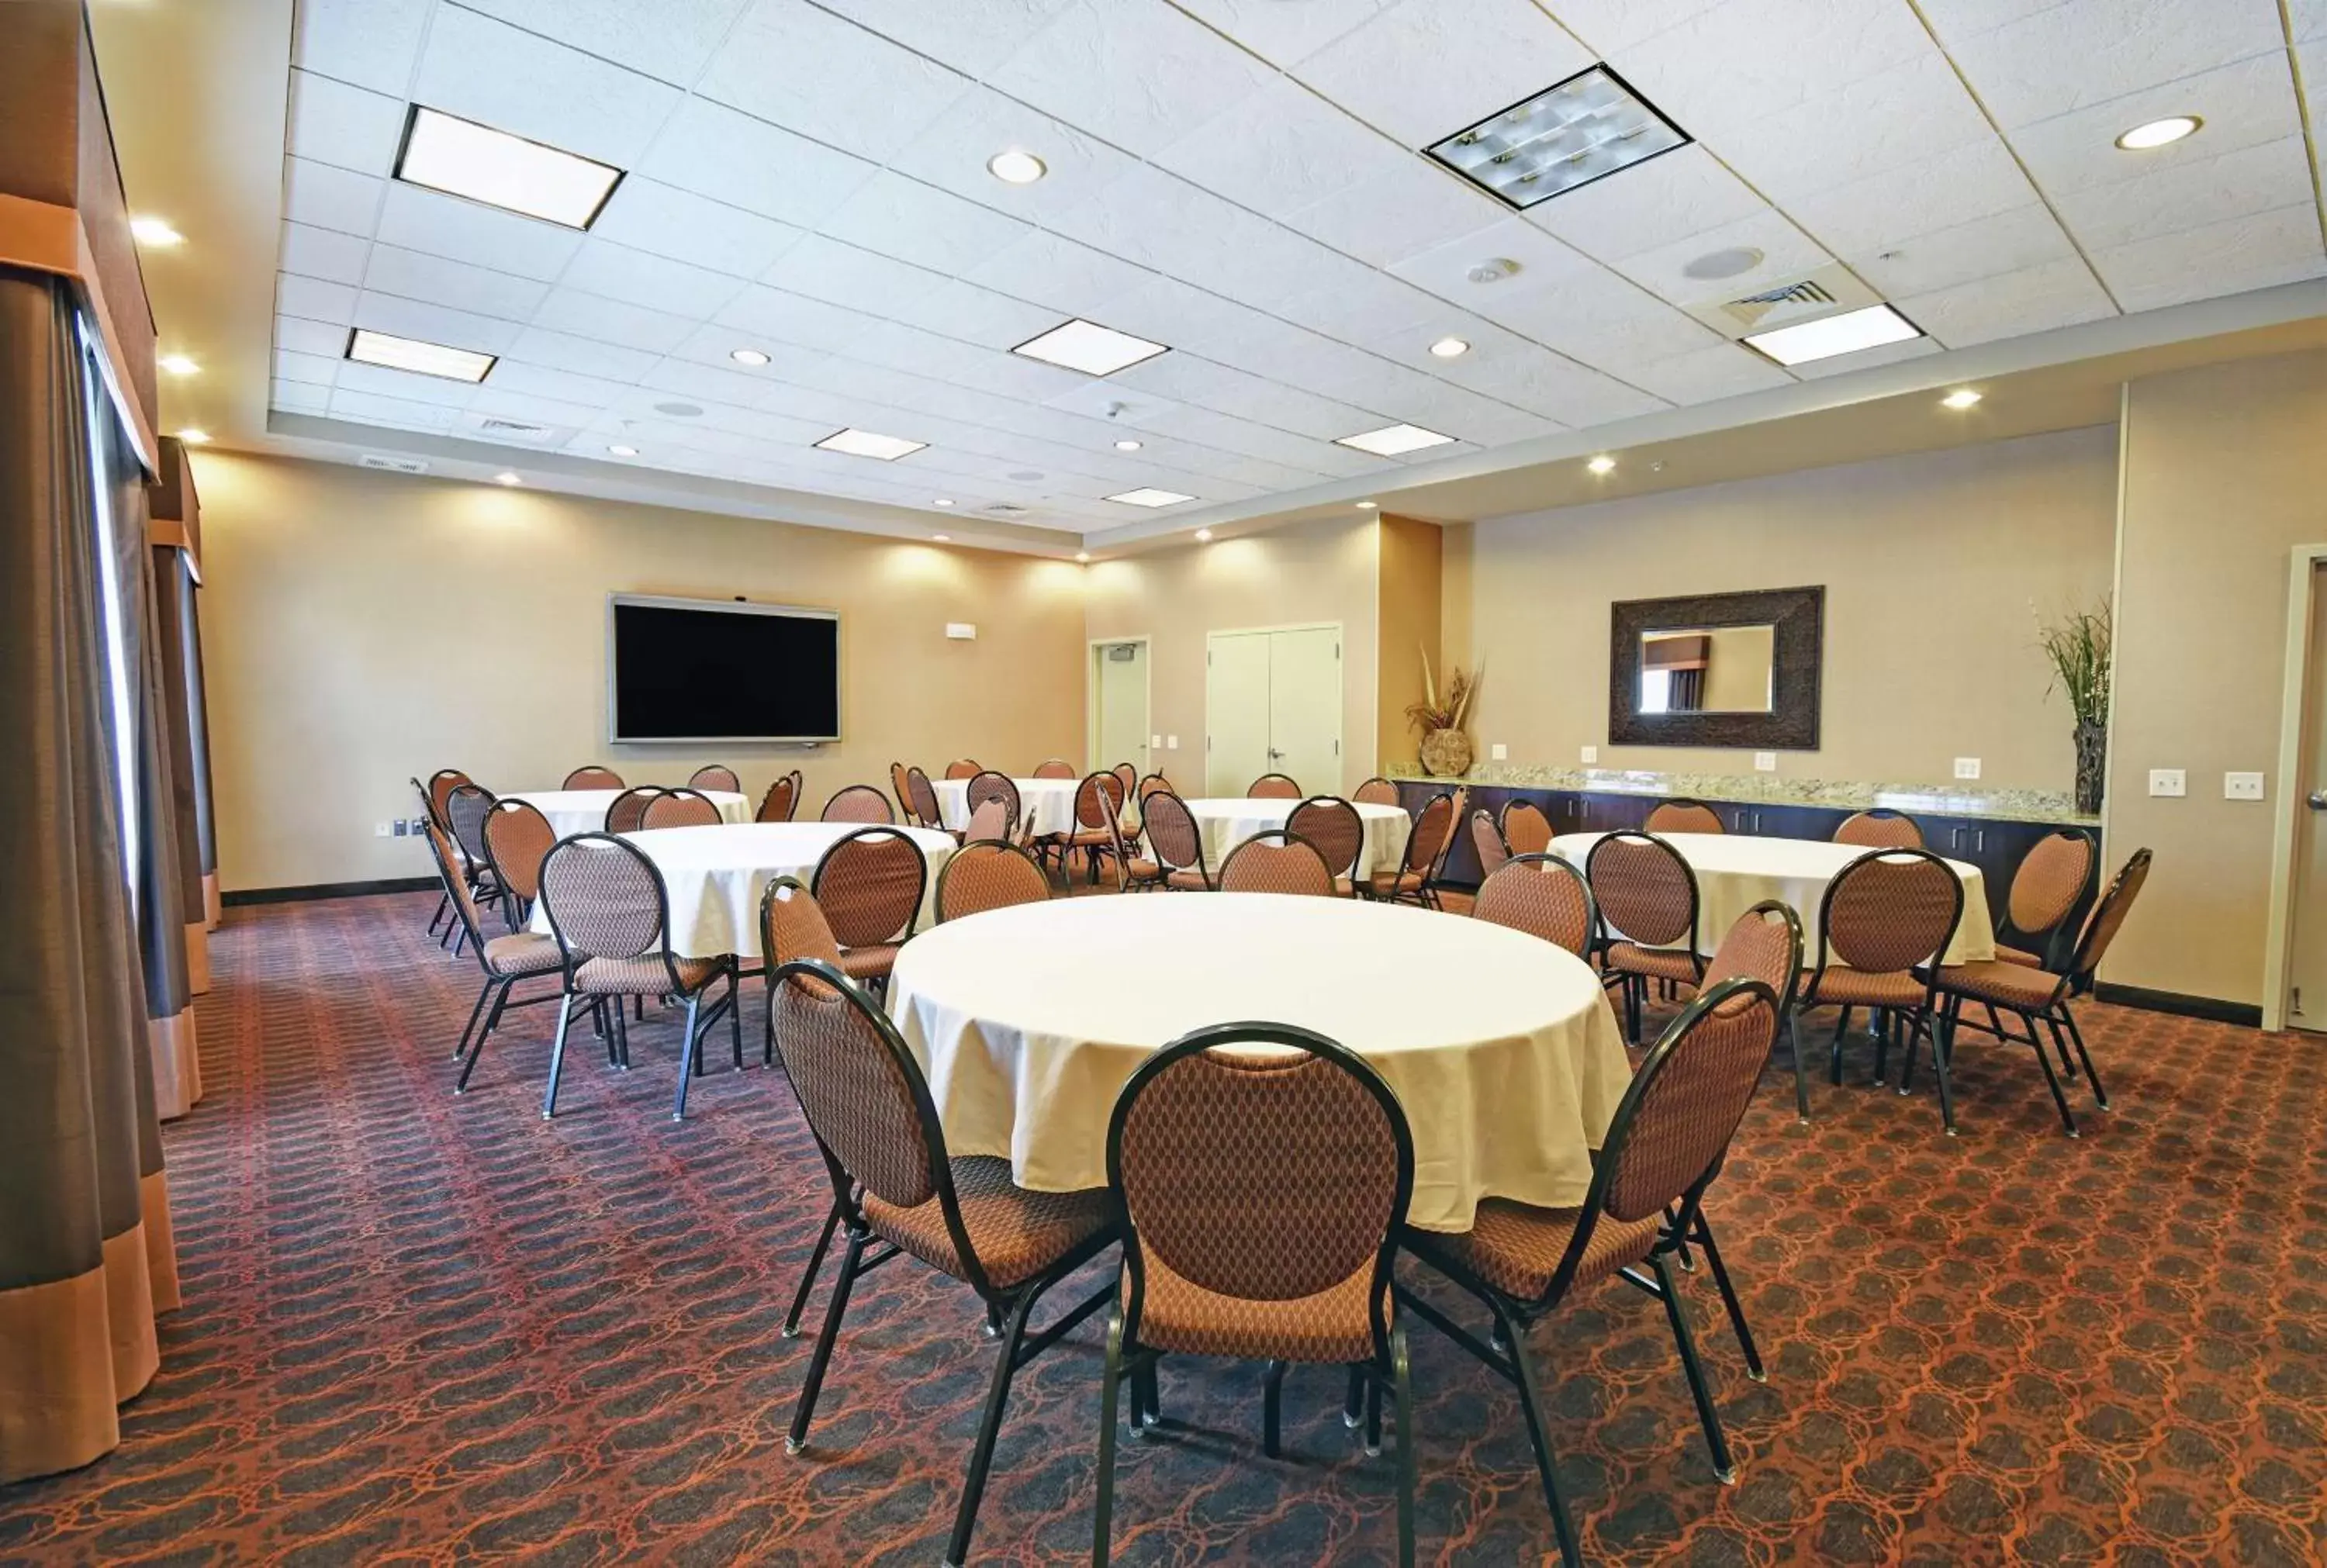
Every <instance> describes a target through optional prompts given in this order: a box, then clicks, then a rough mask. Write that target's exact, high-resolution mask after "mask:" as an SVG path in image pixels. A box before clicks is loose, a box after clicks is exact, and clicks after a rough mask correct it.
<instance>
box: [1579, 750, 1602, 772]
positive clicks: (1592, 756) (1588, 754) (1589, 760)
mask: <svg viewBox="0 0 2327 1568" xmlns="http://www.w3.org/2000/svg"><path fill="white" fill-rule="evenodd" d="M1578 754H1579V755H1580V756H1581V758H1582V759H1583V761H1584V766H1585V767H1587V768H1588V767H1590V766H1591V765H1592V764H1593V763H1594V762H1597V761H1599V760H1600V748H1599V747H1597V746H1586V747H1584V749H1583V750H1582V751H1581V752H1580V753H1578Z"/></svg>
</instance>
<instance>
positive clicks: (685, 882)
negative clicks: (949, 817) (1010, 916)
mask: <svg viewBox="0 0 2327 1568" xmlns="http://www.w3.org/2000/svg"><path fill="white" fill-rule="evenodd" d="M864 826H867V825H866V824H864V823H861V822H743V823H731V824H727V825H724V826H718V827H658V828H654V829H652V830H650V831H648V832H643V833H627V834H624V835H622V836H623V837H625V838H627V839H629V840H630V841H631V843H632V844H635V845H638V846H639V848H640V849H641V850H644V851H645V852H646V854H647V858H648V859H650V860H651V861H653V862H654V863H655V865H656V866H657V867H658V868H659V870H660V871H661V872H662V880H663V885H664V886H666V887H668V889H669V890H670V947H671V951H673V952H675V953H677V954H678V956H679V957H682V958H715V957H718V956H719V955H720V954H722V953H733V954H734V955H736V956H737V957H741V958H745V959H757V958H759V957H762V954H761V951H760V896H761V895H762V893H764V892H766V891H767V890H768V884H769V883H770V882H773V881H775V880H776V878H778V877H780V876H794V877H798V878H799V880H800V881H801V882H803V883H806V882H810V881H812V880H814V878H815V875H816V863H817V862H818V861H819V860H822V859H823V858H824V852H825V851H827V850H828V849H830V848H831V847H832V846H833V845H835V844H837V843H838V842H840V840H841V839H843V838H845V837H846V836H847V835H849V834H851V833H855V832H856V831H857V830H858V829H859V828H862V827H864ZM897 831H898V832H900V833H902V834H905V835H908V836H909V837H911V839H912V841H913V842H914V843H915V844H918V845H921V854H922V857H923V858H924V859H926V860H927V861H928V862H929V866H930V877H929V882H928V885H927V886H926V887H924V888H923V889H922V891H921V912H920V914H919V915H917V916H916V917H915V919H914V922H913V924H914V928H915V929H920V928H921V927H923V926H927V925H929V924H930V922H931V921H932V920H933V919H935V918H936V917H935V910H936V907H937V885H938V873H939V872H941V871H943V870H944V869H945V863H946V862H947V861H949V860H950V859H951V858H952V857H953V851H954V843H953V838H952V835H949V834H944V833H938V832H935V831H932V830H931V829H930V828H926V827H901V828H899V829H897ZM533 927H534V929H536V930H537V931H547V930H548V929H549V919H548V916H547V912H546V911H545V910H542V909H541V908H540V907H539V906H536V907H535V910H534V912H533Z"/></svg>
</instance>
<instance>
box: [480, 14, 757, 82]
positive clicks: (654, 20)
mask: <svg viewBox="0 0 2327 1568" xmlns="http://www.w3.org/2000/svg"><path fill="white" fill-rule="evenodd" d="M461 4H462V5H465V6H467V7H468V8H469V9H470V10H472V11H482V12H485V13H487V14H490V15H493V16H498V17H499V18H500V19H501V20H502V21H504V22H509V23H515V24H516V25H518V26H519V27H522V28H525V29H526V30H527V31H528V32H531V33H541V34H543V35H545V36H547V37H550V38H555V39H556V40H558V41H559V42H564V43H570V44H572V45H573V46H574V47H575V48H576V49H579V50H583V51H587V52H588V53H591V54H593V55H596V56H597V57H598V58H599V59H601V60H608V61H614V62H616V63H618V64H621V65H624V66H627V67H629V68H630V69H631V70H636V71H643V72H644V73H645V74H647V75H648V76H651V77H656V78H659V79H661V80H663V81H667V82H673V83H676V84H677V85H678V86H680V87H687V86H688V85H689V84H691V83H692V82H693V81H694V80H695V79H696V77H697V76H699V75H700V74H702V71H703V68H704V66H705V64H706V62H708V61H709V60H710V59H711V51H713V50H715V49H716V48H718V47H719V41H720V39H722V38H723V37H724V36H725V35H726V33H727V29H728V27H729V25H730V24H731V23H734V20H735V18H736V17H737V16H738V15H739V14H742V12H743V6H744V4H745V0H654V4H653V5H639V4H638V3H637V0H461Z"/></svg>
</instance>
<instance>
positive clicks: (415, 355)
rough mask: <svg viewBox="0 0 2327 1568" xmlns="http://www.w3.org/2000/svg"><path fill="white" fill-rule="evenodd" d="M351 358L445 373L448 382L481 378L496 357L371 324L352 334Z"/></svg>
mask: <svg viewBox="0 0 2327 1568" xmlns="http://www.w3.org/2000/svg"><path fill="white" fill-rule="evenodd" d="M348 358H349V359H353V360H355V361H356V362H357V363H358V364H360V365H385V366H386V367H388V369H391V370H410V371H412V372H414V373H415V374H416V375H421V376H441V377H443V378H444V379H445V380H447V381H481V380H483V379H484V378H485V372H486V371H488V370H490V369H492V368H493V359H494V356H493V355H491V354H481V353H479V352H477V351H476V350H474V349H453V348H447V347H446V346H445V345H444V344H443V343H424V342H422V341H420V340H419V339H417V338H398V337H395V336H392V335H391V334H389V333H387V332H375V331H371V330H370V329H369V328H367V327H358V328H357V329H356V330H355V331H352V332H350V333H349V334H348Z"/></svg>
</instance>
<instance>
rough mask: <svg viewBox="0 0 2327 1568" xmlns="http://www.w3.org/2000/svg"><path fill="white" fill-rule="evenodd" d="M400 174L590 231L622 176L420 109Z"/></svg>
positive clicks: (574, 156) (548, 148) (588, 161)
mask: <svg viewBox="0 0 2327 1568" xmlns="http://www.w3.org/2000/svg"><path fill="white" fill-rule="evenodd" d="M396 177H397V179H399V180H401V181H403V182H405V183H407V184H408V185H421V186H425V187H426V188H427V189H429V190H431V191H444V193H445V194H446V195H448V196H460V197H464V198H466V199H467V200H469V201H481V202H482V203H484V204H485V205H486V206H488V207H499V208H500V209H501V210H504V211H508V212H519V213H523V214H524V215H525V216H526V217H528V218H538V219H542V220H543V221H544V222H546V223H557V224H563V225H564V226H565V227H566V228H568V229H587V228H589V227H590V225H591V224H592V222H593V221H594V220H595V219H597V216H598V214H599V212H600V210H603V208H604V207H605V205H606V198H607V197H609V196H611V195H612V194H613V192H614V186H615V185H616V184H617V183H618V182H620V181H621V177H622V171H621V170H620V169H616V168H613V167H611V166H610V165H608V164H605V163H598V162H596V161H594V160H593V159H590V158H584V157H581V156H578V155H577V154H573V153H567V152H562V151H560V150H559V149H558V148H556V147H551V146H546V145H543V144H541V143H539V142H528V141H527V140H526V139H525V138H524V137H523V136H513V135H509V133H508V132H507V131H497V130H494V129H493V128H492V127H491V126H481V125H478V124H477V123H476V122H475V121H473V120H463V119H459V118H456V117H453V116H452V115H448V114H444V113H442V112H440V111H438V110H436V109H432V108H425V107H422V106H420V105H418V104H415V105H413V106H412V118H411V121H410V123H409V124H407V126H406V127H405V132H404V147H403V150H402V151H401V152H399V153H398V154H397V159H396Z"/></svg>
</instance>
